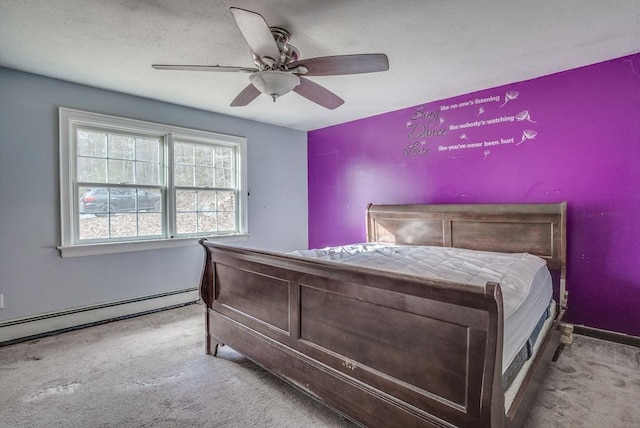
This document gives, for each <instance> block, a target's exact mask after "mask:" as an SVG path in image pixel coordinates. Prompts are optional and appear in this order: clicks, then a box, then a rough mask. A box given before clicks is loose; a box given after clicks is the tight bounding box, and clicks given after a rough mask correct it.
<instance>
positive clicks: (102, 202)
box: [59, 108, 247, 257]
mask: <svg viewBox="0 0 640 428" xmlns="http://www.w3.org/2000/svg"><path fill="white" fill-rule="evenodd" d="M60 186H61V189H60V190H61V214H62V216H61V217H62V245H61V246H60V247H59V248H60V250H61V252H62V255H63V257H67V256H75V255H85V254H104V253H111V252H121V251H135V250H139V249H140V250H142V249H152V248H164V247H167V246H176V245H192V244H193V243H194V242H195V240H194V239H193V238H194V237H203V236H206V237H219V238H222V237H227V238H228V237H239V236H243V235H246V234H247V220H246V219H247V210H246V206H247V200H246V194H247V192H246V139H244V138H241V137H235V136H229V135H221V134H216V133H211V132H203V131H198V130H192V129H185V128H177V127H173V126H168V125H162V124H157V123H150V122H142V121H137V120H131V119H125V118H119V117H113V116H106V115H101V114H95V113H88V112H82V111H77V110H70V109H65V108H61V109H60Z"/></svg>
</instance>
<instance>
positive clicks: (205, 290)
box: [198, 238, 218, 356]
mask: <svg viewBox="0 0 640 428" xmlns="http://www.w3.org/2000/svg"><path fill="white" fill-rule="evenodd" d="M206 240H207V239H206V238H202V239H200V240H199V241H198V243H199V244H200V245H201V246H202V247H203V248H204V250H205V254H204V270H203V273H202V280H201V281H200V298H201V299H202V301H203V302H204V305H205V310H204V324H205V341H204V344H205V345H204V346H205V352H206V353H207V354H209V355H213V356H215V355H216V354H217V353H218V344H217V343H216V344H214V347H215V349H213V351H212V349H211V346H212V343H211V334H210V331H211V330H210V326H209V309H210V308H211V305H212V304H213V295H212V294H213V293H215V288H214V283H213V266H212V261H211V251H210V250H209V248H208V247H207V246H206V245H204V242H205V241H206Z"/></svg>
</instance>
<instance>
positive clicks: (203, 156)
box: [195, 145, 215, 166]
mask: <svg viewBox="0 0 640 428" xmlns="http://www.w3.org/2000/svg"><path fill="white" fill-rule="evenodd" d="M195 149H196V153H195V155H196V165H201V166H213V155H214V152H215V148H214V147H211V146H205V145H197V146H196V147H195Z"/></svg>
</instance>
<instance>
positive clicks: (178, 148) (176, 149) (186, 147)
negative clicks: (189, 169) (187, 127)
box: [173, 143, 194, 165]
mask: <svg viewBox="0 0 640 428" xmlns="http://www.w3.org/2000/svg"><path fill="white" fill-rule="evenodd" d="M173 159H174V162H175V163H176V164H183V165H193V164H194V163H193V144H187V143H175V144H174V145H173Z"/></svg>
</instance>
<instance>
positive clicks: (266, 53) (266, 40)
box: [230, 7, 281, 65]
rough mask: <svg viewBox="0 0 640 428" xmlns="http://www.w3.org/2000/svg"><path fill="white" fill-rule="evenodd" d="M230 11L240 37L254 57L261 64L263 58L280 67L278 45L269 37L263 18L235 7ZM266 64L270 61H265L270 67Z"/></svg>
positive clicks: (267, 27) (269, 31)
mask: <svg viewBox="0 0 640 428" xmlns="http://www.w3.org/2000/svg"><path fill="white" fill-rule="evenodd" d="M230 9H231V14H232V15H233V19H235V20H236V24H237V25H238V28H239V29H240V32H241V33H242V36H243V37H244V38H245V40H246V41H247V44H248V45H249V48H251V51H252V52H253V53H254V54H255V56H257V57H258V59H260V60H261V61H263V62H265V61H264V58H265V57H266V58H270V59H271V60H273V64H274V65H280V62H281V61H280V49H278V44H277V43H276V41H275V40H274V38H273V36H272V35H271V30H270V29H269V26H268V25H267V22H266V21H265V20H264V17H263V16H262V15H260V14H259V13H256V12H251V11H250V10H245V9H239V8H237V7H232V8H230ZM268 62H270V61H269V60H267V61H266V62H265V63H267V65H270V64H268Z"/></svg>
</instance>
